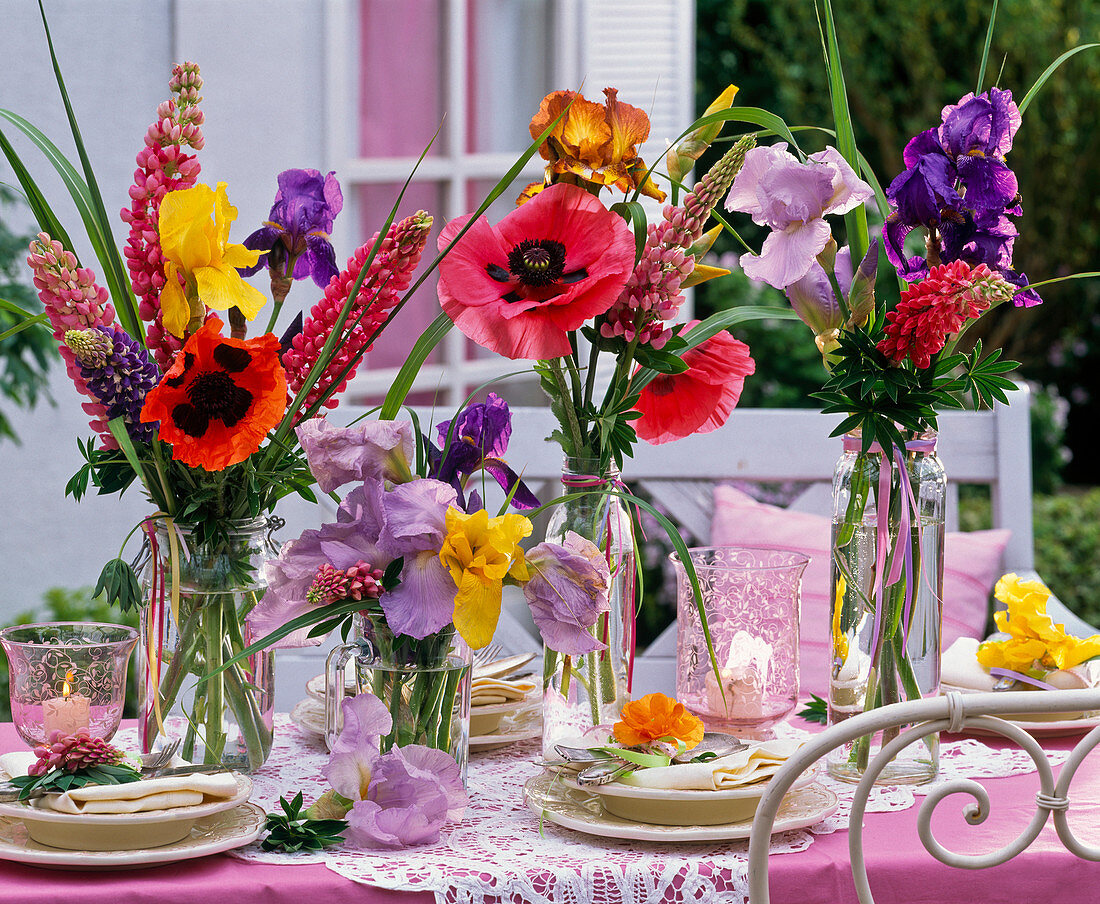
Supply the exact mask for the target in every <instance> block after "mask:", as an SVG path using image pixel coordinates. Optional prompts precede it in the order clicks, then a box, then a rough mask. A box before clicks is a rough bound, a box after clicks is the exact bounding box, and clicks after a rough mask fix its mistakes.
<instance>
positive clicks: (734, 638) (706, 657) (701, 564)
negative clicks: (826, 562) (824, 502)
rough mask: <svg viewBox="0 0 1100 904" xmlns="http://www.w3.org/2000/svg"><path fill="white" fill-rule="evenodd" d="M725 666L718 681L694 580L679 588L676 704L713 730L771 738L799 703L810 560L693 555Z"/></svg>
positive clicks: (747, 552)
mask: <svg viewBox="0 0 1100 904" xmlns="http://www.w3.org/2000/svg"><path fill="white" fill-rule="evenodd" d="M688 553H689V554H690V556H691V562H692V564H693V565H694V567H695V574H696V577H697V578H698V585H699V592H700V594H701V599H702V608H703V611H704V612H705V613H706V618H707V626H708V627H709V629H710V635H711V640H712V643H713V646H714V655H715V658H716V659H717V661H718V675H715V672H714V667H713V664H712V662H711V658H710V653H709V651H708V650H707V641H706V637H705V635H704V634H703V625H702V621H701V619H700V617H699V607H698V605H697V601H696V597H695V592H694V589H693V588H692V585H691V581H690V579H689V578H688V573H687V571H686V570H685V568H684V565H683V563H682V562H681V561H680V558H679V556H677V554H676V553H673V554H672V555H671V556H670V558H671V560H672V563H673V565H675V567H676V583H677V615H676V620H677V641H676V698H677V699H678V700H679V701H680V702H681V703H683V704H684V706H685V707H687V709H688V710H689V711H690V712H692V713H694V714H695V715H696V716H698V717H699V718H700V719H702V720H703V724H704V725H705V726H706V727H707V729H708V730H712V731H725V732H730V733H732V734H738V733H741V734H745V733H752V732H760V731H765V730H767V729H768V728H769V727H770V726H772V725H775V724H776V723H777V722H781V721H783V720H784V719H786V718H787V716H789V715H790V714H791V713H792V712H794V709H795V706H796V705H797V702H798V618H799V612H800V610H801V601H802V572H803V570H804V569H805V568H806V565H808V564H809V561H810V560H809V559H808V558H806V556H803V555H800V554H798V553H795V552H788V551H786V550H773V549H752V548H747V547H732V546H710V547H697V548H694V549H689V550H688Z"/></svg>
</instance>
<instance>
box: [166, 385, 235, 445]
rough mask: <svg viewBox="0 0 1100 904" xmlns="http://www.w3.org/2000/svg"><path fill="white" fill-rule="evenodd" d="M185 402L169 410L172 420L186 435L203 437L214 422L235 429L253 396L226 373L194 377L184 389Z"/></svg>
mask: <svg viewBox="0 0 1100 904" xmlns="http://www.w3.org/2000/svg"><path fill="white" fill-rule="evenodd" d="M187 398H188V401H187V402H184V403H181V404H179V405H177V406H176V407H175V408H174V409H172V420H173V421H174V422H175V424H176V426H177V427H179V429H180V430H182V431H184V433H186V434H187V435H188V436H194V437H200V436H203V435H204V434H205V433H206V431H207V429H208V428H209V426H210V422H211V421H213V420H218V421H221V422H222V423H223V424H224V425H225V426H226V427H233V426H235V425H236V424H237V423H238V422H239V421H240V420H241V419H242V418H243V417H244V416H245V415H246V414H248V409H249V407H250V406H251V405H252V393H251V392H249V391H248V390H247V389H245V388H244V387H242V386H238V385H237V384H236V383H234V382H233V378H232V377H230V376H229V374H227V373H225V371H221V370H213V371H207V372H205V373H201V374H199V375H198V376H196V377H195V378H194V379H193V380H192V381H191V384H190V386H188V387H187Z"/></svg>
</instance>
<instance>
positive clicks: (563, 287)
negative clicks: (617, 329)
mask: <svg viewBox="0 0 1100 904" xmlns="http://www.w3.org/2000/svg"><path fill="white" fill-rule="evenodd" d="M469 220H470V217H469V215H467V216H464V217H459V218H458V219H456V220H452V221H451V222H450V223H449V224H447V227H446V228H445V229H444V230H443V232H442V234H441V235H440V236H439V247H440V249H442V248H444V247H446V246H447V244H448V243H450V241H451V240H452V239H453V238H454V237H455V236H456V235H457V234H458V232H459V231H460V230H461V229H462V227H463V226H465V225H466V223H467V222H469ZM633 269H634V237H633V236H632V235H631V232H630V229H629V227H628V226H627V225H626V223H625V222H624V221H623V219H622V218H621V217H619V216H618V215H616V214H613V213H611V212H610V211H609V210H607V208H605V207H604V206H603V204H601V203H600V202H599V200H598V199H597V198H595V197H593V196H592V195H590V194H588V192H586V191H585V190H584V189H582V188H578V187H577V186H575V185H569V184H567V183H558V184H556V185H551V186H550V187H549V188H547V189H546V190H544V191H541V192H539V194H538V195H536V196H535V197H534V198H532V199H531V200H530V201H528V202H527V203H526V204H524V205H523V206H522V207H518V208H516V209H515V210H514V211H512V212H511V213H510V214H508V216H506V217H505V218H504V219H503V220H501V221H500V222H499V223H498V224H497V225H496V226H490V225H489V221H488V220H486V219H485V218H484V217H481V218H479V219H478V220H476V221H475V222H474V224H473V225H472V226H471V227H470V230H469V231H468V232H467V233H466V234H465V235H464V236H463V237H462V238H461V239H460V240H459V241H458V243H457V244H456V245H455V247H454V248H453V249H452V250H451V253H450V254H448V255H447V256H446V257H445V258H444V259H443V261H442V262H441V263H440V265H439V289H438V291H439V301H440V304H441V305H442V307H443V310H444V311H445V312H446V314H447V316H448V317H450V318H451V320H453V321H454V323H455V326H457V327H458V328H459V329H460V330H462V332H463V333H465V334H466V335H467V336H468V337H469V338H471V339H473V340H474V342H476V343H477V344H478V345H480V346H483V347H484V348H487V349H489V350H490V351H494V352H497V353H498V354H501V355H504V356H505V357H507V358H528V359H531V358H560V357H561V356H562V355H567V354H569V351H570V348H569V337H568V333H569V331H571V330H576V329H578V328H579V327H580V326H582V325H583V324H584V323H585V322H586V321H587V320H588V319H589V318H592V317H595V316H597V315H599V314H602V313H604V312H605V311H606V310H608V308H610V307H611V305H612V304H614V302H615V299H616V298H618V297H619V293H620V292H621V291H622V289H623V286H625V285H626V281H627V278H628V277H629V276H630V274H631V272H632V271H633Z"/></svg>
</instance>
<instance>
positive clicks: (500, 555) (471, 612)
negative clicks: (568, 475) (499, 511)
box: [439, 508, 531, 650]
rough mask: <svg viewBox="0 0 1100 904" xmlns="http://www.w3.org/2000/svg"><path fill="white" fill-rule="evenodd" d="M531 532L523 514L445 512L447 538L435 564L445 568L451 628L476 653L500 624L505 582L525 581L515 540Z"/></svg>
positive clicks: (517, 540)
mask: <svg viewBox="0 0 1100 904" xmlns="http://www.w3.org/2000/svg"><path fill="white" fill-rule="evenodd" d="M530 534H531V522H530V521H528V520H527V519H526V518H524V517H523V515H513V514H508V515H501V516H500V517H497V518H490V517H489V515H488V513H487V512H486V511H485V510H484V509H481V510H479V511H476V512H474V513H473V514H472V515H466V514H463V513H462V512H460V511H458V509H456V508H449V509H447V536H446V537H445V538H444V540H443V547H442V549H440V551H439V560H440V561H441V562H442V563H443V564H444V565H445V566H446V567H447V568H448V569H449V570H450V572H451V577H452V578H453V579H454V582H455V586H456V587H457V588H458V592H457V593H456V594H455V616H454V623H455V628H456V630H457V631H458V633H459V634H461V635H462V637H463V639H464V640H465V641H466V643H468V644H469V645H470V646H471V647H473V648H474V649H475V650H476V649H478V648H479V647H483V646H485V645H486V644H487V643H489V641H491V640H492V639H493V632H494V631H496V628H497V622H498V621H499V620H500V599H501V593H502V588H503V581H504V578H505V577H507V576H508V575H511V576H512V577H513V578H515V579H516V580H517V581H526V580H527V577H528V575H527V563H526V562H525V560H524V558H523V550H522V549H521V548H520V546H519V541H520V540H522V539H523V538H524V537H527V536H530Z"/></svg>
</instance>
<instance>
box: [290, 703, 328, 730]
mask: <svg viewBox="0 0 1100 904" xmlns="http://www.w3.org/2000/svg"><path fill="white" fill-rule="evenodd" d="M290 721H291V722H293V723H294V724H295V725H297V726H298V727H299V728H300V729H302V731H304V732H305V733H306V734H311V735H316V736H317V737H319V738H323V737H324V736H325V703H324V700H323V699H321V700H315V699H314V698H313V697H306V698H305V699H303V700H299V701H298V702H297V703H296V704H295V705H294V709H292V710H291V711H290Z"/></svg>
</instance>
